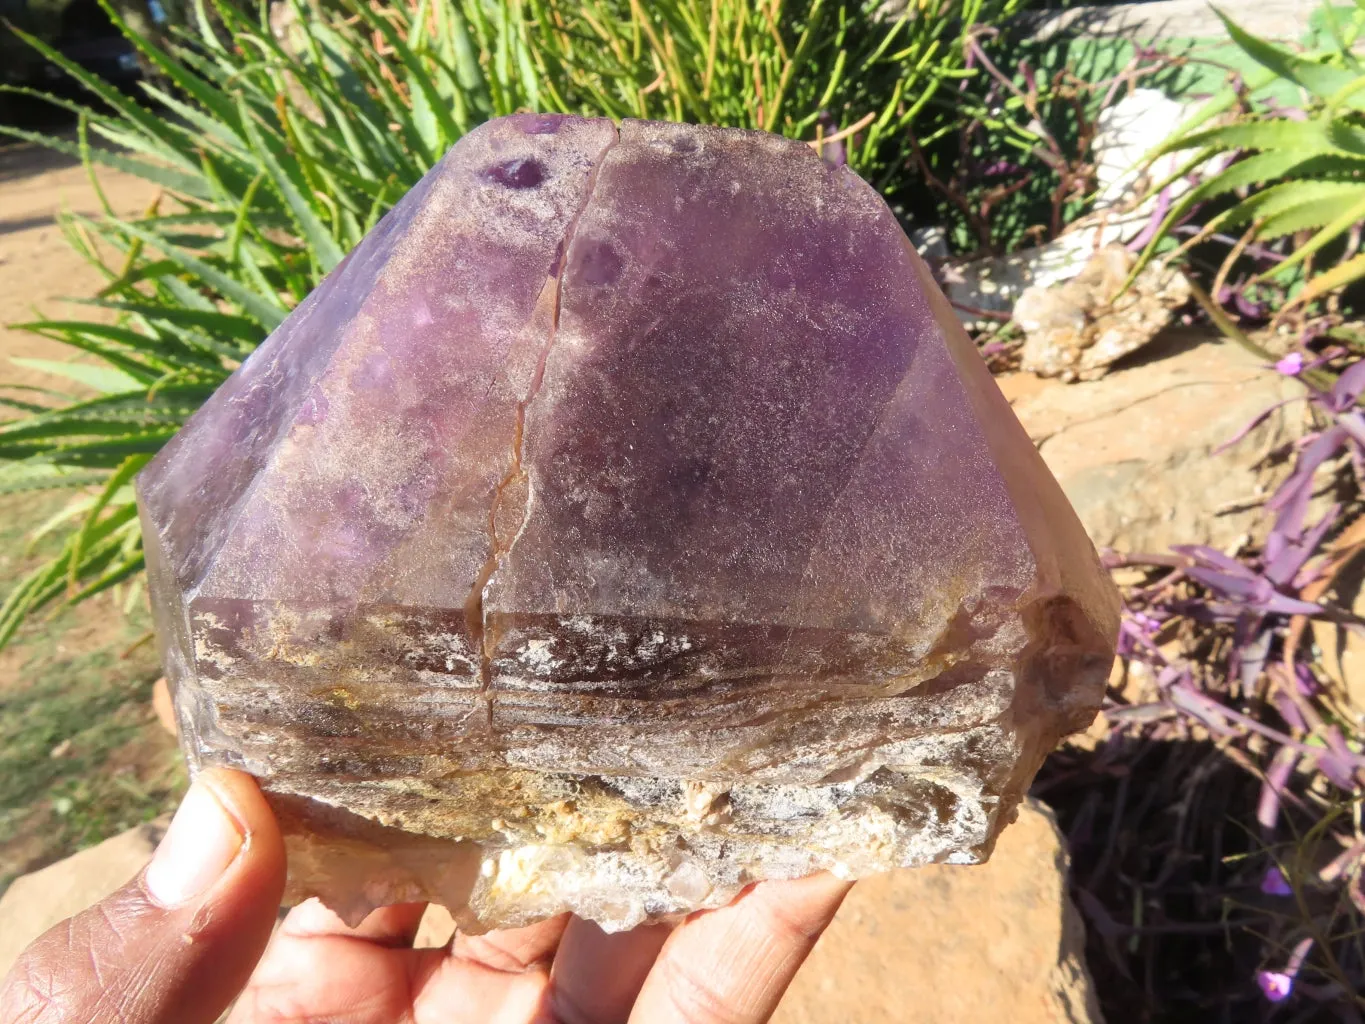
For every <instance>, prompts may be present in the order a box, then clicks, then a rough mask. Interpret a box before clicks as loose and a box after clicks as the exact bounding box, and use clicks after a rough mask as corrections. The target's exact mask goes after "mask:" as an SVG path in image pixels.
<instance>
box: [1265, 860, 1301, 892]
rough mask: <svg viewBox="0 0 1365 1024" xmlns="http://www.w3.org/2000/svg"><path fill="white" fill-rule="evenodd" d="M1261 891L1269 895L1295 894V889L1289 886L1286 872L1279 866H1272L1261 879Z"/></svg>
mask: <svg viewBox="0 0 1365 1024" xmlns="http://www.w3.org/2000/svg"><path fill="white" fill-rule="evenodd" d="M1261 892H1263V893H1265V894H1266V895H1267V896H1293V895H1294V890H1293V889H1291V888H1290V887H1289V882H1288V880H1287V879H1286V878H1285V877H1284V872H1283V871H1281V870H1280V869H1279V868H1277V867H1272V868H1270V869H1269V870H1267V871H1266V873H1265V876H1264V877H1263V878H1262V879H1261Z"/></svg>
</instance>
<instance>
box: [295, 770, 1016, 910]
mask: <svg viewBox="0 0 1365 1024" xmlns="http://www.w3.org/2000/svg"><path fill="white" fill-rule="evenodd" d="M582 781H583V782H584V783H586V784H588V785H593V784H597V785H609V784H611V783H613V782H614V781H616V780H608V779H603V778H598V777H585V778H584V779H583V780H582ZM673 781H676V780H673ZM921 781H922V780H921ZM938 781H942V780H938ZM956 782H957V783H958V785H957V786H955V787H954V788H955V792H954V796H956V797H957V798H958V800H957V804H956V807H955V811H954V813H953V814H952V816H951V819H950V820H946V821H942V820H941V821H940V822H939V824H940V825H941V826H942V827H941V828H939V829H937V830H935V829H927V828H925V827H924V826H923V825H922V824H911V823H908V822H906V821H904V820H901V819H900V818H898V816H897V813H896V811H897V808H895V807H888V806H886V805H885V804H883V803H882V802H880V801H876V800H872V801H863V802H862V804H861V806H859V807H858V808H856V809H855V810H853V811H847V810H845V811H841V812H835V813H831V814H828V815H826V816H825V817H823V818H822V819H820V820H819V822H818V824H816V825H815V826H814V827H811V825H810V824H809V822H804V823H802V825H801V826H800V830H799V831H798V832H797V833H796V834H794V835H786V836H784V835H776V834H774V835H758V834H749V835H743V834H740V835H736V834H733V833H730V834H726V833H725V832H723V831H722V830H721V828H718V827H717V825H718V824H719V823H718V822H717V820H716V817H717V816H716V814H715V813H714V812H713V811H712V807H713V806H714V804H712V803H711V802H709V801H711V800H714V799H715V795H714V794H711V793H710V789H709V787H708V784H706V783H696V782H684V783H683V785H684V787H685V788H686V789H687V790H688V791H689V792H693V793H696V794H699V795H701V796H703V797H705V798H706V799H703V800H702V801H700V802H699V804H698V806H697V811H698V813H697V816H696V831H695V834H694V836H693V837H692V838H693V839H694V841H695V844H696V845H695V847H693V848H691V849H680V848H678V847H676V846H674V847H666V848H663V849H659V848H651V847H650V846H649V845H648V844H642V843H627V844H623V845H621V846H619V847H617V848H603V847H598V848H591V849H590V848H584V847H581V846H577V845H574V844H571V843H553V842H542V843H535V842H530V843H528V842H518V841H517V838H516V837H514V836H513V835H512V832H511V830H510V829H509V834H508V839H509V840H510V841H509V842H507V843H502V844H500V843H497V842H487V841H485V842H478V841H474V840H450V839H436V838H433V837H431V836H424V835H418V834H414V833H411V832H406V831H403V830H402V829H399V828H394V827H389V826H385V825H380V824H378V823H376V822H374V821H371V820H370V819H368V818H363V817H360V816H359V815H356V814H354V813H352V812H350V811H347V810H344V809H342V808H340V807H333V806H330V805H327V804H323V803H321V802H319V801H317V800H315V799H312V798H309V797H302V796H295V795H290V794H280V793H271V794H268V795H269V797H270V799H271V803H272V804H273V806H274V807H275V810H276V813H277V815H278V816H279V819H280V823H281V828H282V830H283V832H284V835H285V843H286V847H287V850H288V856H289V881H288V885H287V888H286V891H285V903H286V904H296V903H299V902H301V901H303V900H304V899H307V898H309V897H317V898H318V899H320V900H321V901H322V902H323V903H324V904H325V905H327V906H328V907H329V908H331V909H332V910H333V911H335V912H336V913H337V914H338V915H339V916H340V917H341V918H342V919H343V920H344V921H346V923H347V924H349V925H352V926H354V925H357V924H359V923H360V922H361V921H363V920H364V919H365V917H366V916H367V915H368V914H369V913H370V912H371V911H373V910H375V909H376V908H379V907H383V906H388V905H392V904H396V903H413V902H429V903H439V904H441V905H443V906H444V907H446V909H447V910H449V911H450V913H451V915H452V917H453V918H454V919H455V921H456V923H457V924H458V926H459V927H460V929H461V930H462V931H464V932H466V933H469V934H482V933H484V932H486V931H488V930H490V929H493V928H516V927H522V926H525V925H530V924H534V923H536V922H539V921H543V920H546V919H548V918H551V917H554V916H556V915H559V914H563V913H573V914H575V915H577V916H579V917H581V918H584V919H587V920H591V921H594V922H595V923H597V924H598V925H599V926H600V927H601V928H602V929H603V930H605V931H608V932H616V931H625V930H628V929H631V928H635V927H638V926H640V925H647V924H656V923H669V922H674V921H677V920H679V919H681V918H682V917H684V916H686V915H687V914H689V913H692V912H694V911H697V910H706V909H714V908H716V907H722V906H725V905H726V904H728V903H729V902H730V901H732V900H733V899H734V898H735V897H736V896H737V895H738V894H739V893H740V892H741V891H742V890H743V889H744V888H745V887H746V886H748V885H750V884H752V883H754V882H759V881H771V880H783V879H794V878H801V877H804V876H807V875H810V874H813V873H816V872H819V871H830V872H832V873H833V874H835V875H837V876H839V877H841V878H846V879H856V878H862V877H865V876H867V875H871V874H877V873H881V872H885V871H889V870H892V869H895V868H909V867H923V866H925V865H928V864H936V863H947V864H978V863H982V862H984V861H985V860H987V859H988V858H989V856H990V854H991V852H992V850H993V848H994V846H995V840H996V837H997V836H998V834H999V832H1000V830H1001V828H1002V827H1003V826H1004V825H1005V824H1007V823H1008V822H1009V821H1012V820H1013V818H1014V816H1015V812H1016V807H1017V803H1018V801H1017V800H1010V799H1008V798H1001V797H998V796H994V795H992V794H990V793H988V792H986V791H985V790H983V789H982V788H980V787H979V786H978V787H976V788H975V789H971V788H970V787H971V780H968V779H966V778H959V779H958V780H956ZM963 783H965V784H966V785H965V786H963V785H962V784H963ZM785 788H786V789H788V790H789V791H791V796H792V799H793V800H794V802H796V803H800V802H802V801H803V800H805V801H806V802H808V803H810V804H816V803H818V802H819V800H820V794H819V793H818V791H819V790H821V789H827V788H829V787H820V786H792V787H785ZM660 822H664V819H660ZM664 823H666V824H668V825H674V824H676V822H675V821H667V822H664ZM654 824H656V822H655V821H654V820H653V819H651V818H649V817H648V816H647V815H645V816H642V818H641V819H640V820H639V821H638V822H637V825H638V826H639V827H640V828H641V830H642V831H648V829H649V828H650V826H652V825H654ZM522 838H524V837H522ZM721 851H724V856H718V854H719V853H720V852H721Z"/></svg>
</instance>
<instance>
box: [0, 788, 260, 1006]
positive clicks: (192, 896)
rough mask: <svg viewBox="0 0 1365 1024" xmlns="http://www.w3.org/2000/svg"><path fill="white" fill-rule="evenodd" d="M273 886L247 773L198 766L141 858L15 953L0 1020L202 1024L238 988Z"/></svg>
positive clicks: (255, 954) (1, 993) (2, 987)
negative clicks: (122, 878) (141, 865)
mask: <svg viewBox="0 0 1365 1024" xmlns="http://www.w3.org/2000/svg"><path fill="white" fill-rule="evenodd" d="M283 888H284V843H283V840H282V839H281V838H280V831H279V827H278V826H277V825H276V824H275V819H274V816H273V815H272V814H271V813H270V808H269V806H268V805H267V804H266V802H265V799H264V797H262V796H261V791H260V790H259V789H258V788H257V787H256V783H255V781H254V780H253V779H252V778H251V776H249V775H245V774H243V773H241V772H236V771H230V770H228V769H225V768H209V769H206V770H205V771H204V772H202V773H201V774H200V776H199V778H198V779H197V780H195V783H194V785H193V786H191V787H190V791H189V792H188V793H187V794H186V795H185V799H184V801H183V802H182V803H181V804H180V809H179V810H178V811H176V814H175V818H174V820H173V821H172V822H171V827H170V829H169V831H167V833H166V837H165V838H164V839H163V840H162V841H161V845H160V846H158V847H157V850H156V853H155V854H153V856H152V860H151V863H150V864H148V865H147V867H146V868H145V869H144V870H143V871H142V873H141V874H139V875H138V876H137V877H136V878H134V879H133V880H132V881H131V882H129V883H128V884H127V885H125V886H124V887H123V888H122V889H120V890H118V891H117V892H116V893H114V894H113V895H112V896H110V897H108V898H107V899H105V900H102V901H100V902H99V903H97V904H95V905H94V906H93V907H91V908H90V909H89V910H86V911H84V912H83V913H80V914H77V915H76V916H75V917H73V918H70V919H68V920H66V921H63V922H62V923H61V924H59V925H57V926H56V927H54V928H52V929H51V930H50V931H48V932H47V933H46V934H45V935H43V936H42V937H41V938H39V939H38V940H37V941H36V942H34V943H33V945H31V946H29V947H28V949H26V950H25V951H24V953H23V954H22V955H21V956H20V957H19V960H18V961H17V962H16V963H15V965H14V968H13V970H11V971H10V973H9V975H8V976H7V977H6V978H5V980H4V982H3V984H0V1024H77V1022H80V1024H90V1022H102V1021H120V1022H121V1024H172V1022H174V1024H213V1021H215V1020H216V1019H217V1018H218V1016H219V1014H221V1013H222V1012H223V1010H224V1009H226V1007H227V1005H228V1004H229V1003H230V1002H231V1001H232V999H233V997H234V996H235V995H236V994H237V992H238V991H239V990H240V989H241V988H242V986H243V985H245V984H246V980H247V978H248V976H249V975H250V974H251V969H252V967H253V966H255V963H256V961H257V959H259V957H260V955H261V952H262V950H264V949H265V944H266V942H267V940H268V939H269V938H270V931H271V928H272V927H273V926H274V923H275V917H276V913H277V911H278V908H279V904H280V896H281V894H282V891H283Z"/></svg>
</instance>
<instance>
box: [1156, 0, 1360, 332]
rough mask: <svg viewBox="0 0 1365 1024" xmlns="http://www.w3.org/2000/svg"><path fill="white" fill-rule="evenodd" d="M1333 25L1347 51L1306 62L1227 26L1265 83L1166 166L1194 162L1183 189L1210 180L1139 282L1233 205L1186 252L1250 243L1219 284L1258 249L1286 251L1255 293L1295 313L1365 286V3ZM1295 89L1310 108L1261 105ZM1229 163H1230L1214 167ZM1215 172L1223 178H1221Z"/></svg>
mask: <svg viewBox="0 0 1365 1024" xmlns="http://www.w3.org/2000/svg"><path fill="white" fill-rule="evenodd" d="M1322 16H1323V18H1324V21H1325V22H1326V24H1327V25H1328V26H1329V28H1330V29H1331V32H1332V35H1333V36H1334V38H1335V45H1334V46H1333V47H1331V48H1329V49H1326V50H1324V51H1322V52H1318V53H1306V54H1298V53H1294V52H1292V51H1290V50H1288V49H1286V48H1284V47H1281V46H1277V45H1274V44H1272V43H1270V42H1267V41H1266V40H1264V39H1259V38H1257V37H1256V36H1253V35H1251V34H1250V33H1249V32H1246V31H1245V30H1244V29H1242V28H1240V27H1239V26H1238V25H1237V24H1236V23H1235V22H1234V21H1233V20H1232V19H1231V18H1229V17H1227V16H1226V15H1224V14H1221V13H1220V14H1219V17H1221V18H1222V19H1223V23H1224V24H1225V25H1226V26H1227V30H1228V33H1229V35H1230V36H1231V38H1232V40H1233V42H1234V43H1235V44H1236V45H1237V46H1238V47H1239V48H1240V49H1241V50H1242V51H1243V52H1244V53H1245V54H1246V55H1247V56H1248V57H1249V58H1250V59H1251V60H1252V61H1254V62H1255V63H1256V64H1257V65H1259V66H1260V68H1261V74H1260V75H1259V76H1258V77H1255V78H1252V79H1250V80H1248V81H1246V82H1244V83H1241V82H1239V83H1236V84H1235V85H1232V86H1229V87H1228V88H1227V89H1226V90H1225V91H1224V92H1223V93H1221V94H1220V95H1218V96H1216V97H1214V98H1213V99H1212V100H1210V101H1209V102H1208V103H1207V104H1206V105H1205V106H1204V107H1203V108H1202V109H1201V110H1200V111H1199V112H1198V113H1197V114H1196V115H1195V116H1194V117H1193V118H1192V119H1191V120H1190V122H1189V123H1188V124H1186V125H1184V126H1182V128H1181V130H1180V131H1179V132H1178V133H1177V134H1176V135H1175V136H1174V137H1173V138H1172V139H1171V140H1170V141H1169V142H1167V143H1166V144H1165V145H1164V146H1162V147H1161V149H1160V150H1159V151H1158V152H1157V154H1155V155H1157V156H1160V155H1162V154H1165V153H1176V152H1193V155H1192V156H1191V157H1190V158H1189V160H1188V161H1187V162H1186V163H1185V164H1184V166H1182V167H1181V168H1180V169H1179V170H1178V171H1177V172H1176V174H1175V175H1173V176H1172V179H1171V181H1174V180H1176V179H1178V178H1182V177H1184V176H1186V175H1189V174H1191V173H1192V172H1194V173H1200V174H1202V177H1201V179H1200V180H1199V181H1198V183H1197V184H1196V185H1195V186H1194V187H1193V188H1191V189H1190V190H1189V191H1187V192H1186V193H1185V194H1184V195H1183V196H1182V197H1181V198H1180V200H1179V201H1177V202H1176V203H1174V204H1173V205H1172V207H1171V209H1170V211H1169V213H1168V214H1167V215H1166V217H1165V219H1164V220H1163V222H1162V223H1161V225H1160V228H1159V230H1158V231H1157V233H1156V235H1155V237H1154V238H1153V239H1152V241H1151V243H1150V244H1149V245H1148V246H1147V249H1146V251H1145V252H1144V254H1143V258H1142V260H1141V261H1140V262H1139V265H1138V268H1137V270H1140V269H1141V267H1142V266H1143V265H1145V264H1146V262H1147V261H1148V260H1150V259H1151V258H1152V257H1153V256H1155V255H1156V254H1157V252H1158V251H1161V250H1163V249H1170V248H1171V247H1172V242H1173V236H1172V229H1173V228H1174V227H1175V226H1176V225H1177V224H1179V223H1180V221H1181V220H1182V219H1184V218H1186V217H1188V216H1189V215H1190V214H1191V213H1192V212H1193V211H1194V210H1195V209H1196V208H1197V207H1198V206H1199V205H1200V204H1205V203H1220V202H1221V204H1222V206H1223V208H1222V209H1221V210H1219V211H1217V212H1216V213H1212V215H1207V214H1206V215H1205V218H1204V220H1203V223H1202V225H1201V226H1200V228H1199V231H1198V233H1197V234H1195V235H1194V236H1193V237H1191V238H1190V239H1188V240H1187V241H1185V242H1184V243H1183V244H1182V245H1181V246H1180V250H1179V251H1180V252H1183V251H1187V250H1189V249H1190V248H1192V247H1193V246H1195V245H1198V244H1200V243H1201V242H1203V241H1204V240H1206V239H1207V238H1209V237H1211V236H1212V235H1213V234H1214V233H1216V232H1232V233H1234V234H1235V235H1238V236H1240V238H1239V239H1238V242H1237V244H1236V245H1234V246H1232V247H1231V249H1230V250H1229V252H1228V253H1227V255H1226V257H1225V258H1224V260H1223V261H1222V266H1221V267H1220V268H1219V270H1218V273H1217V283H1219V284H1221V283H1222V282H1224V281H1226V280H1227V279H1228V277H1229V274H1230V272H1231V270H1232V267H1233V265H1234V264H1235V263H1236V262H1237V261H1238V259H1239V258H1240V257H1241V256H1242V254H1243V252H1244V251H1245V249H1246V247H1247V246H1261V247H1264V246H1272V245H1273V246H1276V247H1277V249H1276V250H1275V251H1276V252H1277V256H1276V258H1275V260H1274V263H1273V266H1271V267H1270V268H1269V269H1268V270H1264V271H1263V272H1262V273H1260V274H1259V275H1258V276H1257V277H1256V278H1255V279H1254V280H1253V281H1252V282H1251V283H1252V284H1256V283H1263V282H1272V283H1275V284H1276V285H1278V290H1279V291H1280V293H1281V295H1283V296H1284V297H1286V298H1287V299H1288V306H1287V308H1294V307H1300V306H1304V305H1306V304H1308V303H1311V302H1313V301H1315V300H1318V299H1321V298H1323V297H1325V296H1328V295H1332V294H1334V293H1339V292H1340V291H1341V290H1342V289H1344V288H1346V287H1347V286H1348V285H1350V284H1352V283H1354V282H1356V281H1358V280H1360V279H1361V278H1362V277H1365V253H1360V252H1356V251H1355V249H1356V248H1357V246H1358V242H1359V238H1358V237H1357V238H1356V240H1355V242H1354V243H1350V244H1346V239H1347V236H1348V235H1349V234H1350V233H1351V232H1352V230H1353V229H1357V230H1358V226H1359V225H1360V224H1361V223H1362V222H1365V123H1363V122H1362V115H1365V68H1362V67H1361V65H1360V63H1359V61H1358V60H1357V58H1356V56H1355V53H1354V52H1353V46H1354V45H1355V42H1356V39H1357V38H1358V37H1359V35H1360V32H1361V30H1362V28H1365V0H1356V8H1355V10H1354V11H1353V12H1351V13H1350V15H1349V16H1347V15H1346V14H1345V13H1341V14H1339V13H1338V12H1337V10H1336V9H1334V8H1333V7H1331V6H1330V5H1328V6H1324V7H1323V9H1322ZM1286 83H1288V84H1291V85H1293V86H1295V87H1297V88H1298V89H1299V90H1300V91H1301V94H1302V96H1303V97H1304V105H1303V106H1302V108H1300V109H1285V108H1283V107H1282V106H1280V105H1279V104H1271V103H1265V102H1263V101H1261V100H1260V98H1259V97H1260V94H1261V91H1262V90H1264V89H1266V88H1267V87H1270V86H1275V85H1284V84H1286ZM1238 107H1240V108H1241V109H1240V110H1238V109H1237V108H1238ZM1229 158H1231V159H1229ZM1218 160H1221V161H1222V163H1221V164H1218V163H1210V162H1211V161H1218ZM1211 166H1212V167H1218V168H1219V169H1218V170H1216V171H1214V172H1209V171H1208V170H1207V168H1208V167H1211ZM1168 184H1170V181H1167V182H1163V183H1160V184H1158V186H1157V188H1161V187H1164V186H1165V185H1168ZM1261 251H1263V252H1264V251H1266V250H1265V249H1262V250H1261ZM1280 257H1282V258H1280ZM1315 262H1316V263H1317V264H1318V265H1317V267H1316V268H1315V267H1314V263H1315ZM1137 270H1135V271H1134V274H1136V273H1137ZM1216 290H1218V289H1215V291H1216Z"/></svg>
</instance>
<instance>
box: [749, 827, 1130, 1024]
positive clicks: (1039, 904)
mask: <svg viewBox="0 0 1365 1024" xmlns="http://www.w3.org/2000/svg"><path fill="white" fill-rule="evenodd" d="M1102 1020H1103V1018H1102V1016H1101V1014H1100V1010H1099V1005H1098V1002H1097V1001H1096V998H1095V994H1094V991H1093V988H1092V984H1091V981H1090V976H1089V973H1088V972H1087V970H1086V966H1085V930H1084V925H1083V924H1082V922H1081V919H1080V915H1079V914H1078V913H1077V911H1076V909H1075V907H1073V906H1072V903H1071V900H1070V898H1069V897H1068V895H1067V854H1066V847H1065V844H1064V840H1063V837H1062V835H1061V833H1060V832H1059V831H1058V829H1057V825H1056V822H1055V821H1054V820H1053V817H1052V814H1051V812H1050V811H1049V810H1048V809H1047V807H1046V806H1044V805H1042V804H1040V803H1038V802H1037V801H1033V800H1030V801H1027V802H1026V803H1025V804H1023V805H1022V806H1021V807H1020V811H1019V820H1018V821H1017V822H1016V823H1015V824H1014V825H1012V826H1010V827H1009V828H1007V829H1006V830H1005V831H1004V833H1003V834H1002V835H1001V837H1000V843H999V846H998V847H997V849H996V854H995V856H994V857H993V858H992V859H991V861H990V863H988V864H985V865H982V866H980V867H972V868H965V869H955V868H949V867H928V868H921V869H919V870H917V871H896V872H892V873H891V874H887V875H881V876H878V877H875V878H869V879H865V880H863V881H861V882H859V883H858V884H857V885H856V886H854V887H853V891H852V893H850V894H849V897H848V899H847V900H845V902H844V905H843V908H842V909H841V910H840V911H839V915H838V916H837V917H836V918H835V919H834V923H833V924H832V925H831V926H830V928H829V930H828V931H826V932H825V934H824V936H823V937H821V939H820V941H819V943H817V944H816V947H815V950H814V952H813V953H812V954H811V957H810V960H809V961H807V963H806V966H805V967H804V968H803V969H802V971H801V972H800V973H799V974H798V975H797V976H796V980H795V982H794V983H793V984H792V986H791V988H790V989H789V990H788V991H787V995H786V997H785V998H784V999H783V1000H782V1004H781V1005H780V1006H779V1007H778V1010H777V1014H776V1016H774V1018H773V1021H774V1024H906V1022H913V1024H995V1022H999V1024H1006V1022H1007V1024H1102Z"/></svg>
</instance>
